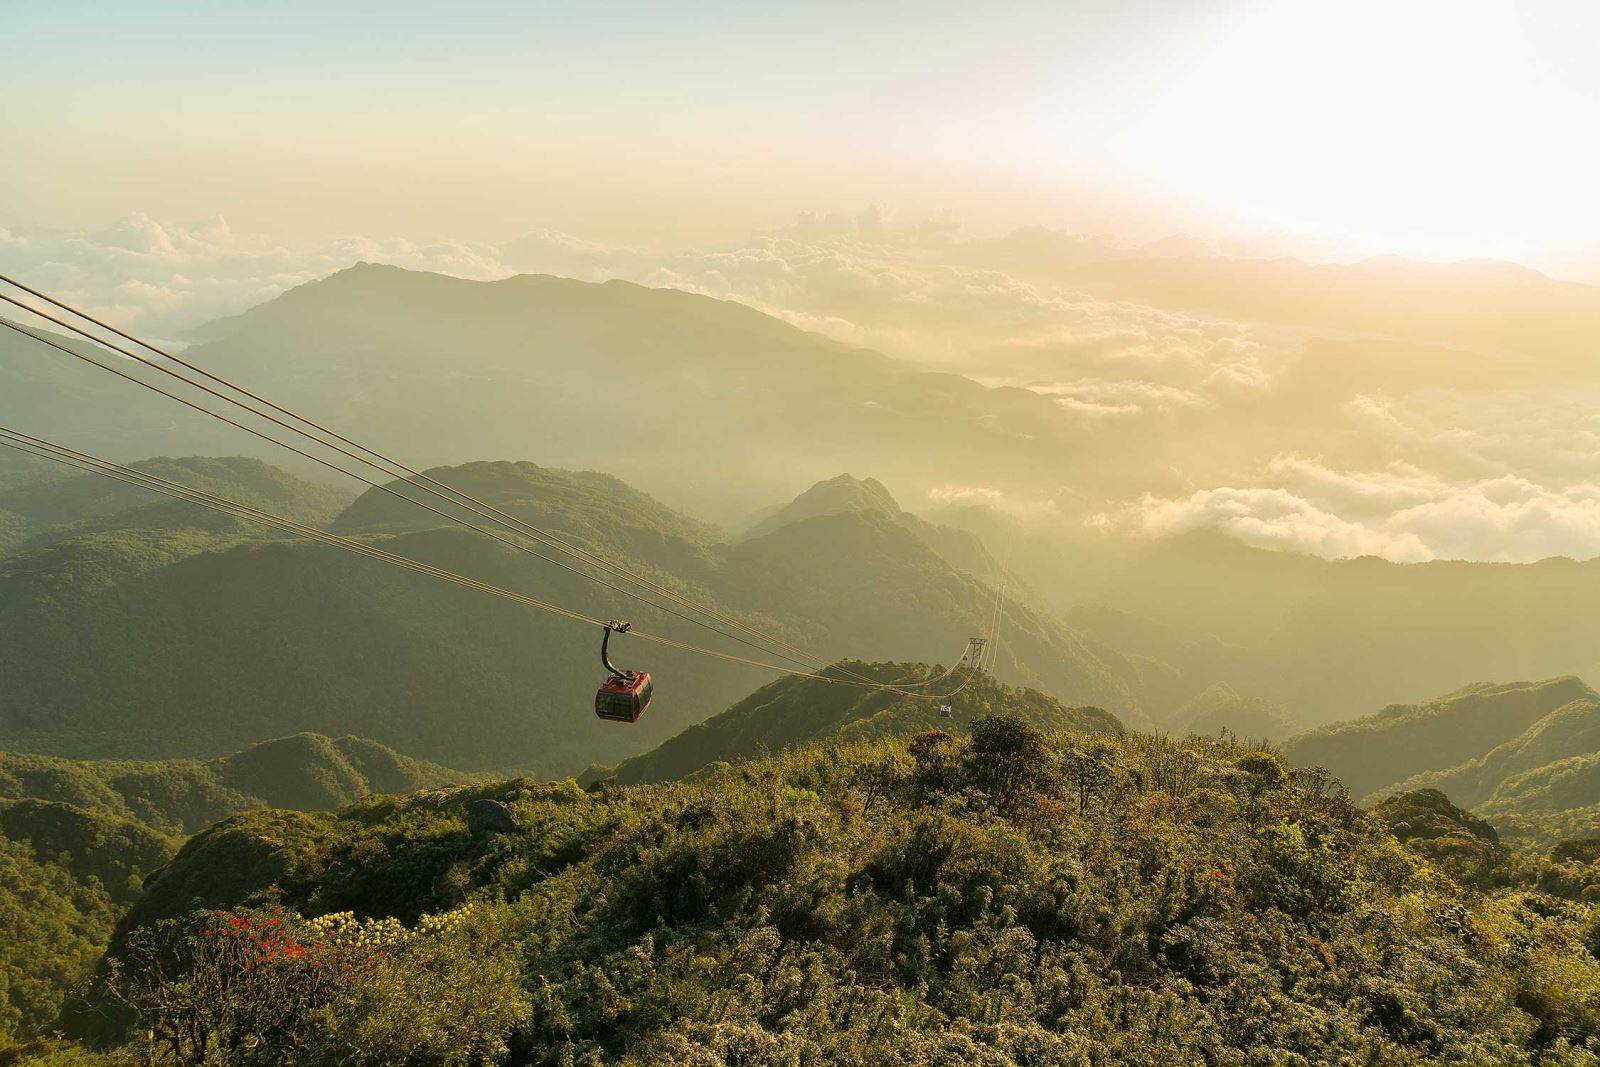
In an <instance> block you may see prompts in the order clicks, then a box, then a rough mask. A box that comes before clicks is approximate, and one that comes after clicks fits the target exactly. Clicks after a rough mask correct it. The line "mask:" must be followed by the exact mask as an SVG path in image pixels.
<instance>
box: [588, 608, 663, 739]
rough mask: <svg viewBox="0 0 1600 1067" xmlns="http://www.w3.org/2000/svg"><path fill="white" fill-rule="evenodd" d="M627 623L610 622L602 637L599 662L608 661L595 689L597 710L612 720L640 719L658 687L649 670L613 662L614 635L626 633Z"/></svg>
mask: <svg viewBox="0 0 1600 1067" xmlns="http://www.w3.org/2000/svg"><path fill="white" fill-rule="evenodd" d="M628 626H629V624H628V623H625V622H608V623H606V635H605V637H603V638H601V639H600V662H601V663H603V664H604V665H605V668H606V680H605V681H604V682H602V683H601V685H600V688H599V689H596V690H595V693H594V713H595V714H596V715H597V716H599V717H600V718H602V719H605V720H607V721H609V722H638V721H639V716H641V715H643V714H644V709H645V708H648V707H649V706H650V696H651V694H652V693H653V692H654V691H655V686H654V685H653V684H652V683H651V681H650V672H649V671H622V670H618V669H617V668H616V667H615V666H613V665H612V663H611V656H610V655H609V653H608V646H609V645H610V644H611V635H612V634H614V633H616V634H625V633H627V632H628Z"/></svg>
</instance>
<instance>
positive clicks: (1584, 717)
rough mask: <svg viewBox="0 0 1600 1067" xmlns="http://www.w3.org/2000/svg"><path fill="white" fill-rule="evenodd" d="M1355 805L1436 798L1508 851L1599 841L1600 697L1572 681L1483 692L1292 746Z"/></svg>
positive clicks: (1482, 688)
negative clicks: (1468, 816) (1336, 780)
mask: <svg viewBox="0 0 1600 1067" xmlns="http://www.w3.org/2000/svg"><path fill="white" fill-rule="evenodd" d="M1284 753H1285V755H1286V756H1287V757H1288V758H1290V759H1294V760H1300V761H1306V762H1314V763H1317V764H1320V765H1322V766H1325V767H1328V768H1329V769H1330V770H1332V771H1333V772H1334V773H1335V774H1337V775H1339V776H1340V777H1341V778H1342V779H1344V780H1345V781H1346V782H1347V783H1348V784H1349V785H1350V786H1351V789H1352V790H1353V791H1355V792H1356V793H1357V795H1362V794H1366V795H1368V797H1369V799H1371V800H1378V799H1381V798H1382V797H1384V796H1387V795H1391V794H1398V793H1407V794H1410V793H1415V792H1417V791H1433V792H1438V793H1439V794H1440V795H1441V796H1445V795H1447V796H1448V797H1449V799H1450V800H1451V801H1453V802H1455V803H1457V804H1460V805H1461V806H1462V807H1465V808H1471V809H1472V810H1473V811H1474V812H1476V813H1477V814H1478V815H1481V816H1484V817H1486V818H1488V819H1490V820H1491V821H1492V822H1493V823H1494V824H1495V826H1497V827H1499V829H1500V831H1501V834H1502V835H1503V836H1504V837H1505V838H1506V840H1507V841H1509V842H1512V843H1515V844H1517V845H1519V846H1528V845H1536V846H1541V847H1543V846H1549V845H1553V844H1556V843H1558V842H1560V841H1562V840H1566V839H1571V838H1584V839H1587V838H1600V695H1597V694H1596V693H1595V691H1594V690H1592V689H1590V688H1589V687H1588V686H1587V685H1585V684H1584V683H1583V682H1582V681H1581V680H1579V679H1577V678H1573V677H1563V678H1550V679H1546V680H1545V681H1542V682H1512V683H1506V684H1496V683H1492V682H1483V683H1479V684H1476V685H1470V686H1466V687H1465V688H1463V689H1460V690H1458V691H1456V692H1454V693H1447V694H1445V695H1444V696H1441V697H1437V698H1435V699H1433V700H1430V701H1424V702H1422V703H1419V704H1403V705H1391V706H1390V707H1387V708H1384V709H1383V710H1382V711H1380V712H1378V713H1377V714H1375V715H1371V716H1368V717H1366V718H1363V719H1356V720H1353V721H1351V722H1347V723H1341V724H1338V725H1336V726H1331V727H1325V728H1323V729H1321V730H1317V731H1313V732H1312V733H1308V734H1302V735H1300V736H1298V737H1294V738H1291V739H1290V740H1289V741H1288V743H1287V744H1285V745H1284Z"/></svg>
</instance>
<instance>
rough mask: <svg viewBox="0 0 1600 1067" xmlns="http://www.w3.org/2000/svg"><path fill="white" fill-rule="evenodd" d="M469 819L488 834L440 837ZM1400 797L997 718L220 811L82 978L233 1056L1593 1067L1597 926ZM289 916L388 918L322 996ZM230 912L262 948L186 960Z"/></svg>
mask: <svg viewBox="0 0 1600 1067" xmlns="http://www.w3.org/2000/svg"><path fill="white" fill-rule="evenodd" d="M485 800H489V801H495V802H498V803H501V804H503V805H505V806H506V808H507V810H508V812H509V814H510V815H511V816H512V818H513V820H514V825H515V828H514V829H510V830H507V831H505V832H500V833H495V832H490V831H487V830H479V831H476V832H474V831H473V830H471V829H470V828H469V822H468V816H467V812H468V809H469V808H470V807H471V806H472V805H474V804H476V803H481V802H482V801H485ZM1398 803H1399V800H1398V798H1397V799H1396V800H1395V801H1391V802H1389V804H1388V805H1386V807H1385V808H1384V809H1380V810H1379V811H1378V812H1376V813H1372V814H1369V813H1365V812H1363V811H1361V810H1359V809H1357V808H1355V807H1353V806H1351V805H1350V803H1349V802H1348V800H1346V799H1345V798H1344V796H1343V794H1342V793H1340V792H1339V791H1338V790H1337V788H1336V787H1335V786H1334V785H1333V783H1331V782H1330V781H1329V780H1328V779H1327V778H1326V777H1325V776H1323V775H1321V774H1319V773H1317V772H1308V771H1303V770H1293V769H1286V768H1285V767H1284V766H1283V765H1282V764H1280V763H1279V761H1278V760H1277V759H1276V758H1275V757H1273V756H1272V755H1271V754H1269V753H1265V752H1261V751H1256V750H1251V749H1248V748H1244V747H1240V746H1235V745H1232V744H1229V743H1224V742H1220V741H1209V740H1201V739H1195V740H1190V741H1184V742H1178V741H1172V740H1167V739H1162V738H1156V737H1151V736H1148V735H1137V734H1126V735H1125V734H1116V733H1101V734H1078V733H1045V732H1042V731H1039V730H1038V729H1036V728H1035V727H1033V726H1031V725H1029V724H1028V723H1027V722H1026V721H1024V720H1022V719H1020V718H1015V717H1010V716H1004V715H1000V716H992V717H988V718H985V719H981V720H979V721H978V722H976V723H974V724H973V730H972V736H971V738H970V739H963V738H960V737H952V736H951V735H948V734H938V733H921V734H918V735H915V736H914V737H912V738H910V739H909V740H908V739H904V738H881V739H877V740H870V741H860V742H850V743H846V742H828V743H821V744H814V745H811V746H809V747H804V748H799V749H796V750H793V751H790V752H787V753H784V754H782V755H778V756H771V757H766V758H762V759H757V760H752V761H745V762H740V763H737V764H734V765H731V766H726V767H722V768H720V769H715V770H713V771H711V772H710V773H708V774H706V775H704V776H702V777H700V778H698V779H696V780H694V781H688V782H675V783H664V784H658V785H650V786H633V787H615V786H606V787H601V788H598V789H596V790H593V791H590V792H585V791H583V790H581V789H578V788H577V787H576V786H575V785H573V784H572V783H571V782H565V783H551V784H543V785H541V784H536V783H534V782H532V781H529V780H526V779H519V780H512V781H508V782H503V783H483V784H477V785H472V786H467V787H461V788H457V789H451V790H443V791H438V790H436V791H429V792H424V793H420V794H417V795H416V796H413V797H408V798H382V799H370V800H366V801H361V802H359V803H357V804H355V805H353V806H351V807H348V808H346V809H344V810H342V811H340V812H338V813H337V814H314V815H292V816H291V815H287V814H284V813H271V812H262V813H254V814H247V815H242V816H239V817H237V818H235V819H233V820H230V821H229V822H227V823H225V824H223V825H221V826H219V827H217V828H215V829H214V830H211V831H208V832H207V833H204V834H201V835H200V836H198V837H196V838H195V839H194V840H193V841H191V842H190V843H189V844H188V845H187V846H185V848H184V850H183V851H182V852H181V853H180V854H179V856H178V857H177V858H176V859H175V860H174V861H173V862H172V863H171V864H169V865H168V866H167V867H166V868H165V869H164V870H163V871H161V872H160V873H159V874H158V875H156V876H155V877H153V878H151V879H150V880H149V884H148V886H147V889H146V892H145V894H144V896H143V898H142V899H141V901H140V904H139V907H138V908H136V909H135V911H134V912H133V913H130V915H129V916H128V917H127V918H126V919H125V920H124V922H123V924H122V926H121V928H120V930H119V932H118V936H117V940H116V945H117V947H116V948H115V949H114V951H113V955H114V957H115V958H116V959H117V960H118V961H119V962H118V963H117V964H116V966H115V967H114V968H113V969H112V970H111V971H109V972H108V973H107V976H106V982H105V984H104V986H103V987H102V990H101V994H100V995H101V996H102V997H105V998H108V1003H121V1004H124V1005H131V1006H132V1007H133V1008H134V1009H137V1011H138V1013H139V1019H138V1021H137V1023H136V1024H135V1023H133V1021H132V1020H130V1028H129V1029H128V1030H127V1031H124V1033H125V1035H126V1037H127V1038H128V1039H130V1040H132V1041H134V1044H133V1045H132V1046H130V1052H137V1054H139V1055H144V1054H145V1052H143V1051H140V1045H141V1043H142V1042H143V1041H144V1040H145V1039H144V1038H142V1037H140V1036H139V1035H141V1034H150V1035H154V1038H155V1045H154V1046H153V1047H151V1048H150V1049H149V1050H148V1052H149V1054H150V1055H152V1056H154V1057H155V1058H157V1059H158V1060H160V1059H161V1058H162V1057H163V1055H164V1054H168V1053H175V1055H168V1056H167V1057H166V1059H167V1061H169V1062H171V1061H176V1062H199V1058H198V1056H197V1055H196V1053H195V1051H194V1049H195V1048H196V1047H197V1046H196V1044H195V1039H194V1038H192V1037H191V1038H186V1039H183V1041H187V1042H188V1043H187V1044H184V1043H182V1041H180V1042H179V1043H177V1044H174V1042H173V1040H172V1035H173V1034H175V1033H180V1032H181V1033H188V1034H191V1035H194V1034H199V1035H202V1037H201V1039H200V1040H201V1043H205V1044H207V1045H208V1047H210V1048H212V1049H213V1050H215V1049H219V1048H226V1049H229V1050H230V1055H231V1056H233V1057H234V1058H232V1059H230V1060H229V1062H239V1063H249V1062H263V1063H267V1062H271V1063H281V1062H294V1063H348V1064H360V1063H393V1062H402V1061H404V1062H418V1063H493V1062H502V1061H504V1062H517V1063H529V1064H539V1063H550V1064H567V1063H571V1064H580V1063H594V1064H598V1063H613V1062H614V1063H624V1064H713V1063H752V1064H753V1063H794V1062H799V1063H857V1064H882V1063H888V1064H897V1063H898V1064H915V1063H992V1064H995V1065H997V1067H998V1065H1002V1064H1012V1063H1016V1064H1022V1063H1030V1064H1051V1063H1063V1064H1069V1063H1097V1062H1098V1063H1110V1062H1116V1063H1152V1064H1154V1063H1216V1064H1240V1065H1243V1064H1252V1063H1258V1062H1260V1063H1265V1062H1286V1063H1288V1062H1318V1063H1335V1062H1347V1063H1379V1064H1386V1063H1396V1064H1398V1063H1405V1062H1419V1061H1427V1062H1461V1063H1468V1062H1470V1063H1484V1064H1491V1063H1492V1064H1550V1065H1555V1064H1562V1065H1566V1064H1582V1063H1594V1062H1597V1060H1600V1008H1597V1005H1600V960H1597V959H1596V956H1595V954H1594V952H1595V946H1596V944H1597V941H1596V939H1595V931H1596V930H1597V929H1600V915H1597V914H1596V912H1595V910H1594V907H1593V906H1592V905H1589V904H1586V903H1582V902H1579V901H1576V900H1569V899H1565V898H1563V897H1561V896H1554V895H1549V894H1547V893H1544V892H1541V891H1539V890H1538V889H1537V888H1535V887H1532V886H1517V887H1512V888H1506V889H1495V890H1489V889H1485V888H1482V887H1480V886H1478V885H1477V884H1475V883H1474V880H1473V879H1472V878H1471V877H1467V876H1466V875H1467V874H1468V873H1469V872H1466V871H1465V870H1463V871H1461V872H1460V873H1453V872H1452V869H1451V867H1452V864H1451V862H1450V859H1449V856H1448V855H1447V853H1449V852H1450V849H1449V848H1444V847H1443V846H1441V845H1440V844H1439V842H1441V841H1445V842H1447V843H1448V842H1449V841H1450V840H1451V839H1453V838H1454V837H1456V836H1458V835H1459V834H1460V833H1465V834H1466V835H1467V836H1468V837H1471V838H1472V839H1473V840H1480V839H1479V838H1478V836H1477V834H1476V832H1475V831H1474V829H1473V827H1474V825H1475V824H1473V823H1472V822H1471V821H1470V820H1468V819H1466V817H1465V816H1463V815H1461V814H1460V813H1459V812H1458V811H1455V810H1453V809H1450V808H1448V807H1447V806H1441V805H1439V804H1438V803H1436V802H1430V801H1429V799H1428V798H1422V799H1420V800H1418V801H1417V802H1416V803H1415V804H1414V805H1412V808H1414V809H1415V810H1411V809H1406V810H1403V811H1395V810H1394V808H1395V807H1396V805H1397V804H1398ZM1391 826H1393V827H1396V828H1399V832H1400V833H1401V834H1402V835H1403V836H1404V838H1405V839H1406V840H1407V841H1408V842H1410V843H1411V846H1412V847H1406V846H1403V845H1402V844H1400V843H1399V842H1398V841H1397V840H1396V838H1395V836H1393V835H1392V834H1391V832H1390V828H1391ZM1463 826H1464V827H1466V829H1465V830H1462V829H1461V827H1463ZM1430 851H1431V854H1432V855H1434V856H1435V857H1436V858H1435V859H1430V858H1429V855H1430ZM280 909H281V910H280ZM219 912H222V913H224V914H221V915H219V914H218V913H219ZM342 912H350V913H352V915H351V916H350V917H349V918H339V917H337V916H338V915H339V913H342ZM301 916H305V917H306V918H301ZM317 916H334V917H333V918H329V919H326V920H323V921H324V922H325V923H331V924H333V925H336V926H340V928H352V927H350V926H349V924H351V923H356V922H359V921H360V920H363V919H365V920H370V923H369V925H368V927H367V928H368V929H370V930H372V931H374V932H377V931H387V933H381V934H378V936H377V937H376V939H375V940H369V941H368V944H369V945H374V946H375V947H376V948H377V951H373V950H372V949H371V948H367V949H365V950H364V951H363V952H362V953H361V955H360V957H358V958H357V959H355V960H351V959H349V958H347V957H343V956H340V955H338V953H340V952H343V951H345V950H344V948H342V947H341V946H339V945H334V946H332V947H331V948H324V949H322V950H321V951H325V952H330V953H332V955H329V956H327V957H326V958H327V959H329V960H342V961H343V962H351V963H353V966H352V969H351V970H350V971H348V972H346V971H344V969H343V967H342V964H341V965H340V966H339V967H338V968H337V971H336V973H338V974H348V975H349V978H348V980H347V981H337V980H336V981H333V982H325V981H323V980H322V979H321V977H320V976H319V974H318V973H316V972H318V970H319V969H318V968H315V967H313V966H304V965H303V964H305V963H306V960H307V959H310V962H311V963H315V962H316V959H315V956H314V954H313V955H312V956H310V957H301V956H297V955H295V953H294V951H293V950H291V951H290V953H289V955H288V956H287V957H285V956H283V954H282V952H281V947H282V946H283V945H284V944H290V945H299V946H302V947H304V946H306V945H308V944H310V943H311V939H310V938H308V936H307V934H308V932H310V931H314V930H315V929H317V927H315V926H313V925H312V923H313V922H314V921H315V919H316V917H317ZM241 919H242V920H247V922H248V923H251V924H257V925H255V926H253V927H252V929H256V930H258V931H259V930H261V929H262V928H263V927H265V928H267V929H270V930H273V931H281V932H276V933H273V934H272V935H271V936H272V937H273V938H275V939H276V940H273V941H272V944H273V945H276V946H279V950H278V955H277V956H275V957H274V956H272V955H271V952H270V951H269V957H270V958H269V959H268V960H267V961H265V962H263V961H262V960H261V958H260V957H259V955H256V956H251V955H249V954H248V952H247V953H245V954H243V955H240V954H230V953H234V950H233V949H231V948H230V949H227V950H226V951H225V950H224V949H219V948H217V947H216V946H215V945H213V944H212V943H211V942H212V941H214V940H215V938H216V936H217V931H218V929H219V924H222V923H226V924H229V926H230V927H231V924H233V923H234V922H236V921H239V920H241ZM272 920H276V921H277V922H278V923H279V924H280V925H279V926H272V925H271V921H272ZM208 930H209V931H212V933H211V934H209V935H208V934H207V932H206V931H208ZM229 936H231V935H229ZM258 936H259V935H258ZM385 938H387V939H388V940H385ZM250 951H259V950H256V949H252V950H250ZM368 955H370V956H371V957H372V958H371V959H367V958H366V956H368ZM230 961H231V962H230ZM247 962H248V963H252V964H253V966H252V968H251V976H250V977H245V975H246V970H245V966H244V965H245V964H246V963H247ZM369 966H370V970H369V969H368V967H369ZM256 967H261V968H262V970H261V971H259V972H257V971H256V970H255V968H256ZM206 990H211V991H213V992H212V993H211V994H210V995H198V994H199V993H201V992H203V991H206ZM180 1023H181V1024H183V1025H182V1026H180V1025H178V1024H180Z"/></svg>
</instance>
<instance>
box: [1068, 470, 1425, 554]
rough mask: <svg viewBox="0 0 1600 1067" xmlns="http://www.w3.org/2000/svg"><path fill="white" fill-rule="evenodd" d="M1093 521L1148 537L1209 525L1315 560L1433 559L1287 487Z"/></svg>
mask: <svg viewBox="0 0 1600 1067" xmlns="http://www.w3.org/2000/svg"><path fill="white" fill-rule="evenodd" d="M1099 518H1100V522H1099V523H1097V524H1098V525H1104V524H1105V523H1106V522H1107V521H1108V520H1109V521H1110V522H1111V524H1112V525H1113V526H1114V527H1115V528H1121V529H1127V528H1128V527H1129V520H1131V522H1132V523H1134V524H1136V528H1137V529H1138V530H1140V531H1141V532H1143V533H1145V534H1146V535H1149V536H1165V535H1169V534H1175V533H1182V532H1184V531H1187V530H1193V529H1196V528H1199V527H1213V528H1215V529H1219V530H1222V531H1224V532H1226V533H1228V534H1231V535H1232V536H1234V537H1237V538H1238V539H1239V540H1241V541H1244V542H1246V543H1248V544H1253V545H1260V546H1262V547H1266V548H1276V549H1287V550H1291V551H1295V552H1307V553H1311V554H1312V555H1318V556H1327V557H1334V558H1337V557H1345V556H1368V555H1375V556H1385V557H1387V558H1389V559H1393V560H1399V561H1401V562H1408V563H1410V562H1419V561H1422V560H1428V559H1432V558H1433V552H1432V550H1431V549H1429V547H1428V546H1427V545H1426V544H1425V543H1424V542H1423V541H1422V539H1421V538H1419V537H1418V536H1416V535H1415V534H1413V533H1405V532H1400V533H1395V532H1390V531H1387V530H1384V529H1381V528H1373V527H1370V526H1366V525H1363V524H1361V523H1357V522H1351V521H1349V520H1347V519H1343V518H1341V517H1340V516H1338V515H1335V514H1333V513H1332V512H1328V511H1324V510H1322V509H1321V508H1318V507H1317V506H1316V505H1314V504H1312V503H1311V502H1310V501H1308V500H1305V499H1304V498H1302V497H1299V496H1296V495H1295V494H1293V493H1291V492H1289V491H1288V490H1287V489H1275V488H1270V489H1269V488H1259V489H1240V488H1232V487H1223V488H1218V489H1202V490H1199V491H1197V492H1195V493H1192V494H1191V495H1189V496H1188V497H1185V498H1181V499H1170V500H1161V499H1157V498H1155V497H1145V498H1144V499H1143V500H1142V501H1141V502H1140V503H1139V504H1137V505H1135V506H1134V507H1133V508H1132V509H1131V513H1130V514H1128V515H1126V516H1124V517H1123V519H1122V521H1120V522H1119V521H1117V519H1116V517H1114V516H1101V517H1099Z"/></svg>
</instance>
